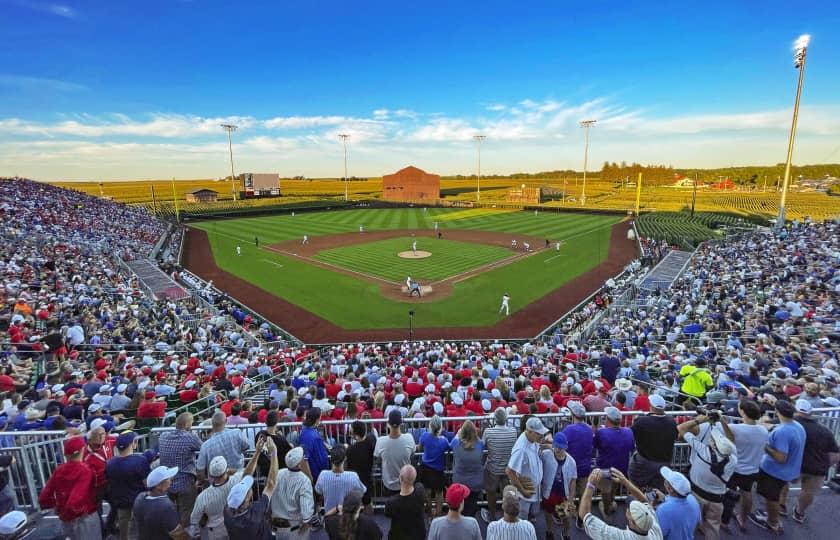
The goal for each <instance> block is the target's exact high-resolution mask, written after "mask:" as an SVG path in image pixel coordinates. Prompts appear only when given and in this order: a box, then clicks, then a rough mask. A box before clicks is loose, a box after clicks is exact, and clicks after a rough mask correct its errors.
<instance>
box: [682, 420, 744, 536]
mask: <svg viewBox="0 0 840 540" xmlns="http://www.w3.org/2000/svg"><path fill="white" fill-rule="evenodd" d="M718 418H719V419H720V421H721V422H725V421H726V420H725V418H726V417H725V416H707V415H702V414H701V415H697V416H696V417H695V418H694V419H692V420H687V421H685V422H683V423H682V424H680V425H679V426H677V431H678V432H679V434H680V436H682V438H683V440H685V442H686V443H688V446H689V448H690V449H691V456H690V458H689V461H690V462H691V470H690V471H689V479H690V480H691V489H692V492H693V493H694V496H695V497H696V498H697V502H698V503H700V510H701V514H702V516H703V521H702V523H701V524H700V529H701V530H702V531H703V534H704V536H705V537H706V538H707V539H708V540H718V539H719V538H720V524H721V519H722V517H723V500H724V496H725V495H726V491H727V482H729V479H730V477H732V473H734V472H735V465H736V464H737V463H738V456H737V455H736V450H735V444H734V443H733V442H732V441H731V440H729V439H728V438H727V437H726V436H725V435H724V434H723V432H722V431H721V430H720V429H718V428H717V427H716V426H714V425H712V424H713V423H715V422H717V421H718V420H717V419H718ZM707 422H708V423H709V424H710V425H709V426H708V429H705V430H702V436H701V429H700V426H701V425H703V424H705V423H707Z"/></svg>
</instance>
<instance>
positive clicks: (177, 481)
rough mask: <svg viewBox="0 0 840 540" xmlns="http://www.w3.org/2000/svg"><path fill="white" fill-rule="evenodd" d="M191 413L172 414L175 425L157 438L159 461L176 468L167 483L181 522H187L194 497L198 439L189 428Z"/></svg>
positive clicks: (191, 423) (184, 523) (191, 422)
mask: <svg viewBox="0 0 840 540" xmlns="http://www.w3.org/2000/svg"><path fill="white" fill-rule="evenodd" d="M192 425H193V415H192V414H191V413H188V412H182V413H181V414H179V415H178V417H177V418H175V429H174V430H173V431H166V432H164V433H163V434H161V436H160V440H159V441H158V454H159V457H160V464H161V465H162V466H164V467H169V468H175V469H178V472H177V474H176V475H175V476H174V477H173V478H172V483H171V485H170V486H169V495H170V496H173V497H174V498H175V505H176V506H177V507H178V514H179V515H180V516H181V525H183V526H184V527H186V526H187V524H188V523H189V517H190V514H191V513H192V508H193V505H194V504H195V497H196V485H195V484H196V474H197V471H196V465H195V453H196V452H198V451H199V450H200V449H201V446H202V445H201V439H199V438H198V435H196V434H195V433H193V432H192Z"/></svg>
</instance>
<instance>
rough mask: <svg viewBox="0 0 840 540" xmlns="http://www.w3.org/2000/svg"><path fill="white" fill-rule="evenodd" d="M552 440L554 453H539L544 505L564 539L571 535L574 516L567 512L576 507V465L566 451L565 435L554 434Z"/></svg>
mask: <svg viewBox="0 0 840 540" xmlns="http://www.w3.org/2000/svg"><path fill="white" fill-rule="evenodd" d="M546 437H550V434H546ZM550 440H551V450H550V451H549V450H542V451H541V453H540V457H541V458H542V460H543V470H544V472H543V485H542V491H543V495H544V498H543V501H542V506H543V509H544V510H545V511H546V512H547V513H548V515H551V516H553V517H554V521H555V523H559V525H560V530H561V533H562V536H563V538H567V537H569V536H570V535H571V523H570V521H569V518H570V517H571V513H569V512H566V510H568V509H569V508H570V506H571V507H573V506H574V504H573V503H574V500H575V493H576V483H577V464H576V463H575V459H574V458H573V457H572V456H570V455H569V453H568V452H567V450H568V448H569V441H568V440H567V439H566V436H565V435H564V434H563V433H562V432H558V433H555V434H554V436H553V437H551V439H550ZM558 507H559V510H560V511H558Z"/></svg>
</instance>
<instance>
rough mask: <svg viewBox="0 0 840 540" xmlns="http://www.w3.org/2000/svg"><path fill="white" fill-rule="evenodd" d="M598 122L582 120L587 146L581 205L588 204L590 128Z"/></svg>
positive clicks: (584, 152) (584, 156) (585, 149)
mask: <svg viewBox="0 0 840 540" xmlns="http://www.w3.org/2000/svg"><path fill="white" fill-rule="evenodd" d="M595 122H597V120H581V122H580V127H582V128H583V129H584V130H585V131H586V144H585V145H584V147H583V190H582V191H581V193H580V205H581V206H583V205H585V204H586V165H587V162H588V161H589V128H590V127H591V126H592V125H594V124H595Z"/></svg>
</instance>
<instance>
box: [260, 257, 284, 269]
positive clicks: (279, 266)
mask: <svg viewBox="0 0 840 540" xmlns="http://www.w3.org/2000/svg"><path fill="white" fill-rule="evenodd" d="M263 261H264V262H267V263H268V264H273V265H274V266H276V267H277V268H283V265H282V264H280V263H277V262H274V261H269V260H268V259H263Z"/></svg>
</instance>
